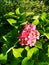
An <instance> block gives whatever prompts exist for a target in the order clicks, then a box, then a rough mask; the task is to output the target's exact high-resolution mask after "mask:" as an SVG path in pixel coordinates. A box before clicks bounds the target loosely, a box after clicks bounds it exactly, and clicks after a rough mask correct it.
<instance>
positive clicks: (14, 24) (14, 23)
mask: <svg viewBox="0 0 49 65" xmlns="http://www.w3.org/2000/svg"><path fill="white" fill-rule="evenodd" d="M7 21H8V22H9V23H10V25H12V26H14V27H15V28H17V26H16V24H17V23H16V22H17V21H16V20H15V19H12V18H10V19H7Z"/></svg>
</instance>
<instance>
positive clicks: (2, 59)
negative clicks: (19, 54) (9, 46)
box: [0, 54, 7, 64]
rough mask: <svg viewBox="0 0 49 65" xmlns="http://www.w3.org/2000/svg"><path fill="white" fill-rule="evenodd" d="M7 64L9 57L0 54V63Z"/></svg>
mask: <svg viewBox="0 0 49 65" xmlns="http://www.w3.org/2000/svg"><path fill="white" fill-rule="evenodd" d="M6 62H7V55H3V54H0V63H3V64H4V63H6Z"/></svg>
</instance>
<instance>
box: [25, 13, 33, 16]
mask: <svg viewBox="0 0 49 65" xmlns="http://www.w3.org/2000/svg"><path fill="white" fill-rule="evenodd" d="M33 14H34V13H33V12H26V16H29V15H33Z"/></svg>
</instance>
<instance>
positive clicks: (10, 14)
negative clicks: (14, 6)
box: [4, 12, 14, 16]
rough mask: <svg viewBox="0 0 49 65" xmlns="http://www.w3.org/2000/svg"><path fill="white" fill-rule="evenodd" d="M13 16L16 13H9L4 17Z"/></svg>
mask: <svg viewBox="0 0 49 65" xmlns="http://www.w3.org/2000/svg"><path fill="white" fill-rule="evenodd" d="M12 15H14V12H9V13H7V14H5V15H4V16H12Z"/></svg>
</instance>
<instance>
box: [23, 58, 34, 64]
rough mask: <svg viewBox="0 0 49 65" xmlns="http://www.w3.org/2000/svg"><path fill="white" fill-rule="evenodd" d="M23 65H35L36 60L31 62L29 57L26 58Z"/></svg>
mask: <svg viewBox="0 0 49 65" xmlns="http://www.w3.org/2000/svg"><path fill="white" fill-rule="evenodd" d="M22 65H34V60H31V59H30V58H29V57H25V58H24V59H23V60H22Z"/></svg>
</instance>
